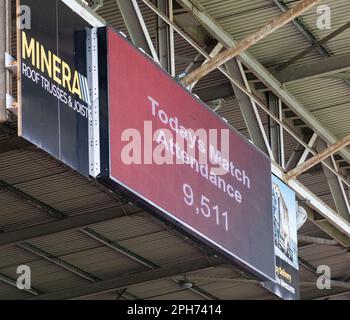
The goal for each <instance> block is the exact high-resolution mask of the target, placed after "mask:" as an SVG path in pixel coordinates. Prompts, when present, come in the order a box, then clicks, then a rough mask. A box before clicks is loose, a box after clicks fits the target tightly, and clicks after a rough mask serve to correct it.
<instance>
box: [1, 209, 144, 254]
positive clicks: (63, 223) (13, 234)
mask: <svg viewBox="0 0 350 320" xmlns="http://www.w3.org/2000/svg"><path fill="white" fill-rule="evenodd" d="M142 212H143V211H141V210H140V209H139V208H137V207H136V206H133V205H126V206H119V207H114V208H110V209H103V210H99V211H94V212H89V213H85V214H80V215H78V216H73V217H67V218H65V219H61V220H58V221H53V222H48V223H44V224H39V225H36V226H32V227H28V228H23V229H20V230H14V231H10V232H4V233H0V249H2V248H5V247H8V246H11V245H15V244H18V243H20V242H23V241H28V240H31V239H35V238H40V237H44V236H47V235H51V234H55V233H59V232H63V231H67V230H76V229H79V228H82V227H86V226H90V225H94V224H96V223H101V222H105V221H109V220H113V219H118V218H121V217H124V216H125V215H126V213H127V215H133V214H139V213H142Z"/></svg>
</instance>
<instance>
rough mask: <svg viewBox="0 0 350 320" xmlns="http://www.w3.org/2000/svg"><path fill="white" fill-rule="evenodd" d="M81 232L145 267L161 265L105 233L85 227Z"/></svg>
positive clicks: (152, 267)
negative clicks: (112, 239) (109, 237)
mask: <svg viewBox="0 0 350 320" xmlns="http://www.w3.org/2000/svg"><path fill="white" fill-rule="evenodd" d="M80 231H81V232H83V233H84V234H86V235H87V236H89V237H91V238H93V239H95V240H97V241H98V242H100V243H102V244H104V245H105V246H107V247H109V248H111V249H112V250H114V251H117V252H119V253H120V254H122V255H124V256H126V257H129V258H130V259H132V260H134V261H136V262H138V263H141V264H142V265H144V266H145V267H147V268H149V269H158V268H159V266H158V265H156V264H155V263H153V262H151V261H149V260H147V259H145V258H143V257H141V256H140V255H138V254H136V253H134V252H132V251H130V250H129V249H127V248H125V247H123V246H121V245H120V244H118V243H116V242H114V241H111V240H109V239H107V238H106V237H104V236H103V235H101V234H99V233H97V232H96V231H95V230H92V229H91V228H85V229H80Z"/></svg>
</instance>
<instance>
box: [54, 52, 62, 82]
mask: <svg viewBox="0 0 350 320" xmlns="http://www.w3.org/2000/svg"><path fill="white" fill-rule="evenodd" d="M61 61H62V60H61V59H60V58H59V57H57V56H56V55H55V54H54V55H53V57H52V62H53V80H54V81H56V82H57V83H58V84H59V85H61V84H62V81H61V79H60V77H59V75H60V73H61V68H60V65H61Z"/></svg>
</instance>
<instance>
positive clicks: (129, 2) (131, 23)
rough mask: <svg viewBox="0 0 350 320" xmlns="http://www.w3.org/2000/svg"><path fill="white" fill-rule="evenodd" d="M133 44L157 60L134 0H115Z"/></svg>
mask: <svg viewBox="0 0 350 320" xmlns="http://www.w3.org/2000/svg"><path fill="white" fill-rule="evenodd" d="M116 1H117V4H118V7H119V9H120V12H121V14H122V16H123V20H124V23H125V25H126V28H127V29H128V32H129V35H130V37H131V40H132V42H133V44H134V45H135V46H137V47H139V48H141V49H143V50H144V51H145V52H146V53H147V54H148V55H149V56H151V57H153V59H154V60H156V61H157V62H159V59H158V56H157V53H156V51H155V49H154V46H153V43H152V40H151V37H150V35H149V33H148V30H147V27H146V24H145V21H144V20H143V17H142V14H141V11H140V9H139V7H138V4H137V1H136V0H116Z"/></svg>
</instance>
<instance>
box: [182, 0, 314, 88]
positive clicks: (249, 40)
mask: <svg viewBox="0 0 350 320" xmlns="http://www.w3.org/2000/svg"><path fill="white" fill-rule="evenodd" d="M320 1H321V0H304V1H302V2H301V3H299V4H298V5H296V6H295V7H294V8H292V9H290V10H289V11H287V12H285V13H283V14H281V15H280V16H279V17H277V18H275V19H273V20H272V21H271V22H269V23H268V24H267V25H265V26H264V27H262V28H260V29H259V30H257V31H256V32H255V33H253V34H251V35H249V36H248V37H246V38H244V39H243V40H241V41H239V42H238V43H237V45H236V46H235V47H233V48H229V49H227V50H226V51H224V52H222V53H221V54H219V55H217V56H216V57H214V58H213V59H212V60H211V61H209V62H208V63H206V64H205V65H202V66H201V67H199V68H197V69H196V70H194V71H193V72H191V73H190V74H188V75H187V76H186V77H184V78H183V79H182V81H181V82H182V84H183V85H184V86H186V87H187V86H189V85H191V84H192V83H194V82H196V81H198V80H200V79H201V78H203V77H204V76H206V75H207V74H208V73H210V72H212V71H213V70H215V69H217V68H218V67H220V66H222V65H223V64H224V63H226V62H228V61H229V60H231V59H232V58H235V57H237V56H238V55H240V54H241V53H242V52H243V51H245V50H247V49H249V48H250V47H251V46H253V45H254V44H256V43H258V42H259V41H260V40H262V39H264V38H266V37H267V36H268V35H270V34H272V33H273V32H274V31H276V30H278V29H280V28H281V27H283V26H284V25H286V24H287V23H289V22H291V21H293V19H295V18H296V17H298V16H300V15H301V14H303V13H304V12H305V11H307V10H308V9H310V8H312V7H313V6H315V5H316V4H318V3H319V2H320Z"/></svg>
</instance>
